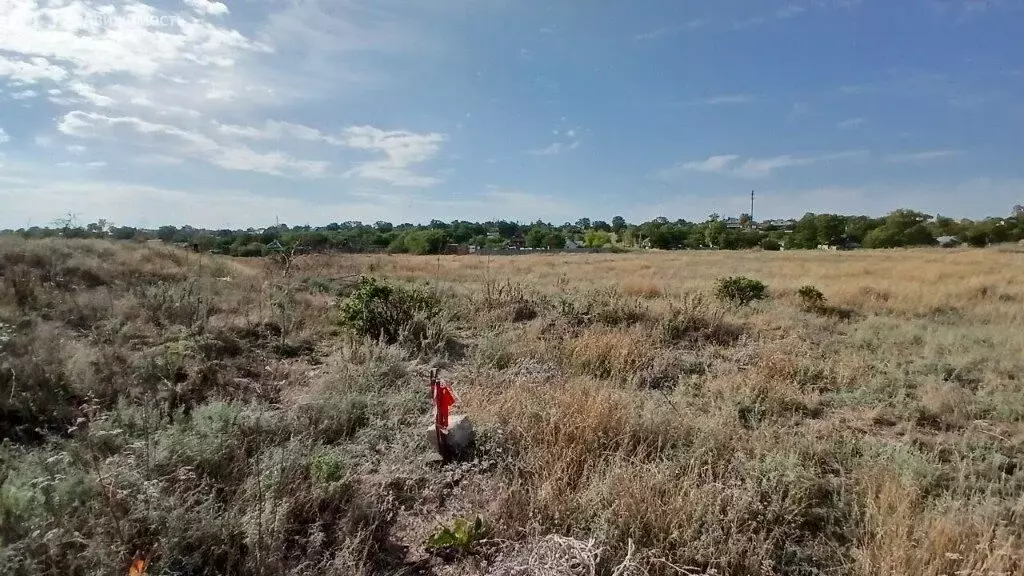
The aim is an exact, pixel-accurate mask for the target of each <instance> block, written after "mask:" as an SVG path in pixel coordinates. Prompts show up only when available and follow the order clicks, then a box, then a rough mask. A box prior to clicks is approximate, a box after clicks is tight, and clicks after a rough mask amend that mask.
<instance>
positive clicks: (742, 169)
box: [658, 150, 870, 180]
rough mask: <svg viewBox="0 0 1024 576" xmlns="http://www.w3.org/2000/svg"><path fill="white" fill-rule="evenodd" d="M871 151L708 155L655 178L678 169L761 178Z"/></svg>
mask: <svg viewBox="0 0 1024 576" xmlns="http://www.w3.org/2000/svg"><path fill="white" fill-rule="evenodd" d="M868 156H870V154H869V153H868V152H867V151H865V150H851V151H847V152H834V153H829V154H820V155H817V156H794V155H791V154H783V155H781V156H773V157H770V158H747V159H745V160H744V159H743V158H742V157H741V156H739V155H737V154H720V155H716V156H710V157H708V158H706V159H704V160H695V161H691V162H684V163H682V164H677V165H676V166H673V167H671V168H668V169H665V170H662V171H661V172H659V173H658V177H659V178H660V179H662V180H670V179H673V178H675V177H676V176H678V175H679V174H680V172H703V173H707V174H719V175H722V176H731V177H735V178H745V179H751V180H753V179H760V178H768V177H770V176H771V175H772V173H773V172H775V171H776V170H781V169H784V168H793V167H797V166H810V165H812V164H819V163H826V162H832V161H839V160H857V159H865V158H867V157H868Z"/></svg>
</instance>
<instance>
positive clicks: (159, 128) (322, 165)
mask: <svg viewBox="0 0 1024 576" xmlns="http://www.w3.org/2000/svg"><path fill="white" fill-rule="evenodd" d="M57 129H58V130H59V131H60V132H62V133H64V134H67V135H69V136H75V137H78V138H94V139H104V140H109V141H119V142H123V143H130V144H132V145H134V146H137V147H149V148H157V149H160V150H164V151H169V152H171V153H173V154H175V155H177V156H179V157H185V158H190V159H193V160H198V161H201V162H207V163H209V164H212V165H214V166H219V167H221V168H225V169H227V170H239V171H251V172H260V173H264V174H272V175H277V176H289V175H291V176H307V177H315V176H322V175H324V173H325V171H326V169H327V167H328V163H327V162H322V161H311V160H298V159H295V158H292V157H291V156H289V155H287V154H284V153H281V152H268V153H259V152H256V151H254V150H252V149H250V148H248V147H246V146H242V145H237V144H233V143H230V142H218V141H217V140H214V139H213V138H210V137H209V136H206V135H204V134H202V133H199V132H194V131H189V130H184V129H182V128H178V127H175V126H171V125H167V124H156V123H152V122H148V121H146V120H142V119H140V118H134V117H129V116H120V117H112V116H104V115H102V114H97V113H92V112H83V111H81V110H75V111H72V112H69V113H67V114H65V115H64V117H63V118H62V119H61V120H60V122H59V123H58V125H57Z"/></svg>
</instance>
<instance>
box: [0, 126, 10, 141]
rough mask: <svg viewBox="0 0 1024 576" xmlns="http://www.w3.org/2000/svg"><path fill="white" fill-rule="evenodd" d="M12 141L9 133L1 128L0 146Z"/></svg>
mask: <svg viewBox="0 0 1024 576" xmlns="http://www.w3.org/2000/svg"><path fill="white" fill-rule="evenodd" d="M10 141H11V137H10V136H8V135H7V132H5V131H4V129H3V128H0V144H4V143H6V142H10Z"/></svg>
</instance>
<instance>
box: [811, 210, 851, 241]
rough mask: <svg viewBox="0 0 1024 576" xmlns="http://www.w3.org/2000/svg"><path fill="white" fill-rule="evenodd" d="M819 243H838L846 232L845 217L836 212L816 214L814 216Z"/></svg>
mask: <svg viewBox="0 0 1024 576" xmlns="http://www.w3.org/2000/svg"><path fill="white" fill-rule="evenodd" d="M815 224H816V225H817V229H818V230H817V231H818V237H817V240H818V243H819V244H831V245H837V244H840V243H841V242H842V240H843V236H844V235H845V234H846V218H843V217H842V216H839V215H838V214H818V215H817V217H816V218H815Z"/></svg>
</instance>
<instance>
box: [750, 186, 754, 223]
mask: <svg viewBox="0 0 1024 576" xmlns="http://www.w3.org/2000/svg"><path fill="white" fill-rule="evenodd" d="M750 223H751V224H753V223H754V191H753V190H751V191H750Z"/></svg>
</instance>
